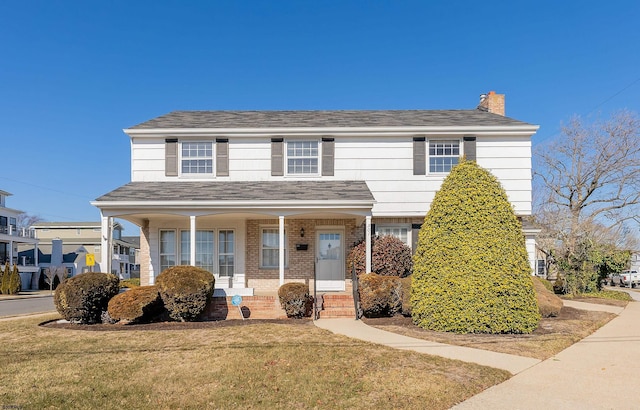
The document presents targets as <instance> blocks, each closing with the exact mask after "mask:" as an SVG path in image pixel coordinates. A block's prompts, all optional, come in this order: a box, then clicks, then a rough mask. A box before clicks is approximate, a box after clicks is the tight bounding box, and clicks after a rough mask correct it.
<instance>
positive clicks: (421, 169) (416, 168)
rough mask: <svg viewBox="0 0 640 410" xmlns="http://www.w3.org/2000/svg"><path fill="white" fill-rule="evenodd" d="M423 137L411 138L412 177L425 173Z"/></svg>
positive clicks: (425, 147) (425, 158)
mask: <svg viewBox="0 0 640 410" xmlns="http://www.w3.org/2000/svg"><path fill="white" fill-rule="evenodd" d="M425 141H426V139H425V137H414V138H413V175H426V173H427V146H426V142H425Z"/></svg>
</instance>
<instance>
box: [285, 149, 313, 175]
mask: <svg viewBox="0 0 640 410" xmlns="http://www.w3.org/2000/svg"><path fill="white" fill-rule="evenodd" d="M287 173H288V174H317V173H318V141H288V142H287Z"/></svg>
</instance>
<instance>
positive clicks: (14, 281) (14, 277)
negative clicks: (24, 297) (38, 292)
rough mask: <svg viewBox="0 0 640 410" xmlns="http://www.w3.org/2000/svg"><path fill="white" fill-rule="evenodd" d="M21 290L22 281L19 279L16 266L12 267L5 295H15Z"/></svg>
mask: <svg viewBox="0 0 640 410" xmlns="http://www.w3.org/2000/svg"><path fill="white" fill-rule="evenodd" d="M21 289H22V280H21V279H20V272H19V271H18V266H17V265H13V270H12V271H11V274H10V276H9V283H8V286H7V289H6V293H7V295H15V294H17V293H18V292H20V290H21Z"/></svg>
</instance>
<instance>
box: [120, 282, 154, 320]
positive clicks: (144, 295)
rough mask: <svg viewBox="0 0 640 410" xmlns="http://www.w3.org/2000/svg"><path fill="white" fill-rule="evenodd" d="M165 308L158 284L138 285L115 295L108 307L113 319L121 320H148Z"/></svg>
mask: <svg viewBox="0 0 640 410" xmlns="http://www.w3.org/2000/svg"><path fill="white" fill-rule="evenodd" d="M163 310H164V305H163V304H162V299H161V298H160V293H159V292H158V288H157V287H156V286H138V287H134V288H131V289H130V290H128V291H126V292H123V293H120V294H118V295H116V296H114V297H113V298H112V299H111V300H110V301H109V305H108V308H107V311H108V312H109V316H110V317H111V319H113V320H115V321H119V322H127V323H140V322H148V321H150V320H151V319H153V318H154V317H156V316H158V315H160V314H161V313H162V312H163Z"/></svg>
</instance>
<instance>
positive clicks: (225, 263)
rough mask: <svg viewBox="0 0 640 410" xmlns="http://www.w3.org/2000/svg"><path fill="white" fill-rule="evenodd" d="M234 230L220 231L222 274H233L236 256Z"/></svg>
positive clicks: (219, 253)
mask: <svg viewBox="0 0 640 410" xmlns="http://www.w3.org/2000/svg"><path fill="white" fill-rule="evenodd" d="M233 252H234V232H233V231H231V230H220V231H219V232H218V273H219V274H220V276H233V271H234V263H235V260H234V259H235V258H234V255H233Z"/></svg>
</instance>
